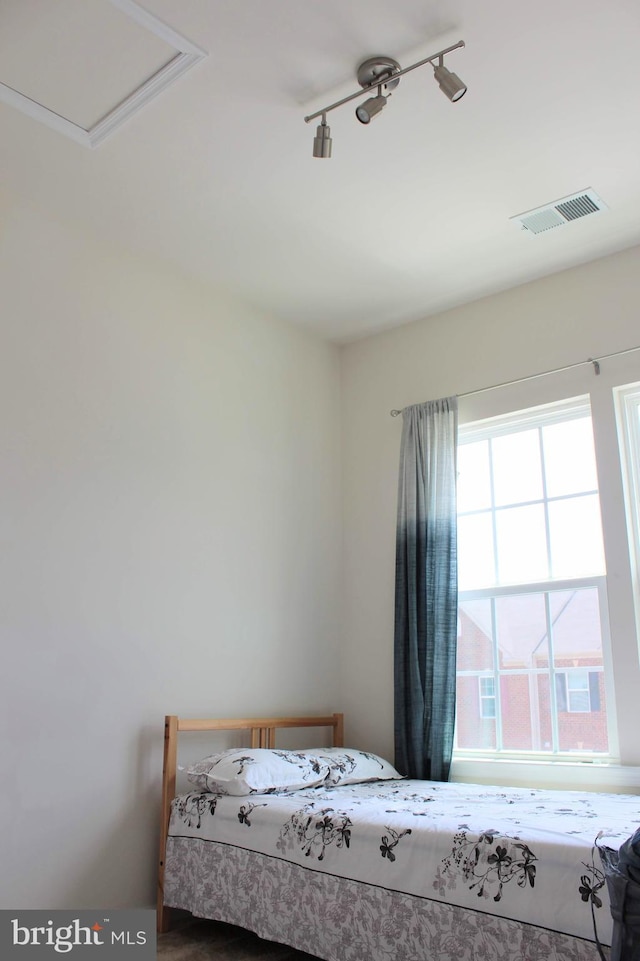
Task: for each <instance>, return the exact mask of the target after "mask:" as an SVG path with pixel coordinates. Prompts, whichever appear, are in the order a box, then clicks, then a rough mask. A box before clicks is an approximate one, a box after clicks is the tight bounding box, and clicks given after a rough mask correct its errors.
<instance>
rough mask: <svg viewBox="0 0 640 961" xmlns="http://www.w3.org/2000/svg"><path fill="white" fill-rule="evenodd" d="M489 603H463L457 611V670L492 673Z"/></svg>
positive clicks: (487, 601)
mask: <svg viewBox="0 0 640 961" xmlns="http://www.w3.org/2000/svg"><path fill="white" fill-rule="evenodd" d="M491 634H492V632H491V601H489V600H486V601H485V600H482V601H464V602H463V603H461V604H460V607H459V609H458V658H457V661H458V670H459V671H492V670H493V642H492V640H491Z"/></svg>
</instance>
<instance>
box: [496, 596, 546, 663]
mask: <svg viewBox="0 0 640 961" xmlns="http://www.w3.org/2000/svg"><path fill="white" fill-rule="evenodd" d="M544 597H545V596H544V594H518V595H516V596H510V597H498V598H496V636H497V639H498V657H499V658H500V669H501V670H514V669H516V668H523V667H524V668H527V669H529V668H536V667H547V666H548V664H549V638H548V636H547V617H546V608H545V602H544Z"/></svg>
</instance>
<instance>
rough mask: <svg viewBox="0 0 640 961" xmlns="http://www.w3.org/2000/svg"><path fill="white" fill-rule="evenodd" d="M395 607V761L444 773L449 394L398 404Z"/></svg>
mask: <svg viewBox="0 0 640 961" xmlns="http://www.w3.org/2000/svg"><path fill="white" fill-rule="evenodd" d="M402 416H403V430H402V444H401V450H400V479H399V485H398V531H397V539H396V608H395V668H394V675H395V676H394V681H395V754H396V756H395V764H396V767H397V768H398V770H399V771H400V773H401V774H405V775H407V776H408V777H412V778H424V779H427V780H432V781H447V780H448V779H449V769H450V766H451V754H452V751H453V729H454V724H455V700H456V640H457V607H458V570H457V544H456V445H457V433H458V401H457V398H456V397H446V398H443V399H441V400H434V401H429V402H428V403H426V404H416V405H414V406H413V407H406V408H405V409H404V411H403V414H402Z"/></svg>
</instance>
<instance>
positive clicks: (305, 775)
mask: <svg viewBox="0 0 640 961" xmlns="http://www.w3.org/2000/svg"><path fill="white" fill-rule="evenodd" d="M186 774H187V777H188V779H189V780H190V781H191V783H192V784H195V785H196V786H197V787H198V788H199V789H200V790H201V791H212V792H213V793H215V794H231V795H236V796H242V795H247V794H272V793H274V792H275V791H298V790H299V789H300V788H308V787H316V786H317V785H319V784H324V783H325V781H326V778H327V777H328V776H329V764H328V761H327V760H326V759H320V758H319V757H318V756H317V754H316V752H314V751H277V750H275V749H274V750H271V749H269V748H231V749H230V750H227V751H222V753H220V754H212V755H211V756H210V757H205V758H203V759H202V760H201V761H196V762H195V763H194V764H191V765H190V766H189V767H188V768H187V769H186Z"/></svg>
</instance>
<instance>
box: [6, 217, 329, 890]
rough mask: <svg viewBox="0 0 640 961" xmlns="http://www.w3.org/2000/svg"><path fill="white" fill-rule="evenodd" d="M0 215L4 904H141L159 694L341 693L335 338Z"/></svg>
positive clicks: (288, 699) (317, 708)
mask: <svg viewBox="0 0 640 961" xmlns="http://www.w3.org/2000/svg"><path fill="white" fill-rule="evenodd" d="M1 224H2V227H1V230H2V234H1V236H0V298H1V311H0V330H1V349H0V371H1V372H0V440H1V445H2V462H1V463H2V466H1V474H2V482H1V487H2V497H1V514H0V517H1V521H0V537H1V543H2V549H1V553H0V559H1V563H2V573H1V575H0V585H1V586H0V590H1V592H2V602H1V604H0V637H1V643H2V672H1V676H2V681H1V682H0V683H1V687H2V692H1V693H0V704H1V709H2V745H3V749H2V754H3V756H2V760H1V765H2V767H1V769H2V777H3V789H2V798H1V803H0V809H1V814H0V818H1V820H0V823H1V824H2V832H1V833H2V842H1V848H2V853H1V856H0V863H1V864H2V870H1V871H0V886H1V889H2V890H1V893H0V904H2V906H3V907H15V908H32V907H33V908H56V907H74V908H81V907H89V906H100V907H102V906H104V907H118V906H123V905H144V904H152V903H154V898H155V877H156V872H155V869H156V841H157V834H158V815H159V783H160V774H161V745H162V733H163V718H164V714H165V713H178V714H184V715H186V716H189V715H190V716H202V715H205V716H225V715H234V714H235V715H238V714H246V713H257V714H259V713H261V712H265V713H271V712H281V713H295V712H326V711H328V710H335V709H336V708H337V694H336V690H335V684H336V670H335V665H336V658H337V655H338V646H337V645H338V636H339V591H340V586H341V576H340V530H339V527H340V500H339V483H340V473H339V402H340V400H339V367H338V354H337V349H336V348H333V347H331V346H329V345H327V344H324V343H322V342H320V341H318V340H316V339H314V338H313V337H312V336H310V335H308V334H307V333H304V332H302V331H299V330H295V329H293V328H290V327H286V326H284V325H281V324H279V323H276V322H274V321H273V320H271V319H269V318H268V317H264V316H259V315H257V314H255V313H252V312H251V311H249V310H248V309H246V308H242V307H240V306H239V305H238V304H234V303H232V302H230V301H229V300H227V299H225V297H224V296H223V295H222V294H220V295H217V296H214V295H212V292H211V291H206V290H204V289H202V288H198V287H197V286H194V284H193V283H192V282H191V281H189V280H187V279H186V278H181V277H179V276H176V275H173V274H172V273H171V271H170V270H168V269H167V270H165V269H163V268H162V266H161V265H160V266H158V265H152V264H150V263H147V262H144V261H142V260H138V259H135V258H134V257H132V256H131V255H126V254H125V253H124V252H123V251H120V250H118V249H114V248H111V247H108V246H105V245H102V244H101V243H100V242H98V241H97V240H96V239H95V238H92V237H89V236H87V235H83V234H81V233H76V232H75V231H74V230H73V229H72V228H70V227H63V226H62V225H60V224H56V223H52V222H47V221H46V220H44V219H42V218H41V217H39V216H38V215H37V214H36V213H35V212H33V211H29V210H27V209H25V208H20V207H18V206H16V205H9V204H5V206H4V210H3V211H2V220H1ZM136 804H138V805H145V804H146V805H147V807H146V808H144V807H142V809H141V810H139V811H138V812H136V811H135V810H134V806H135V805H136Z"/></svg>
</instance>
